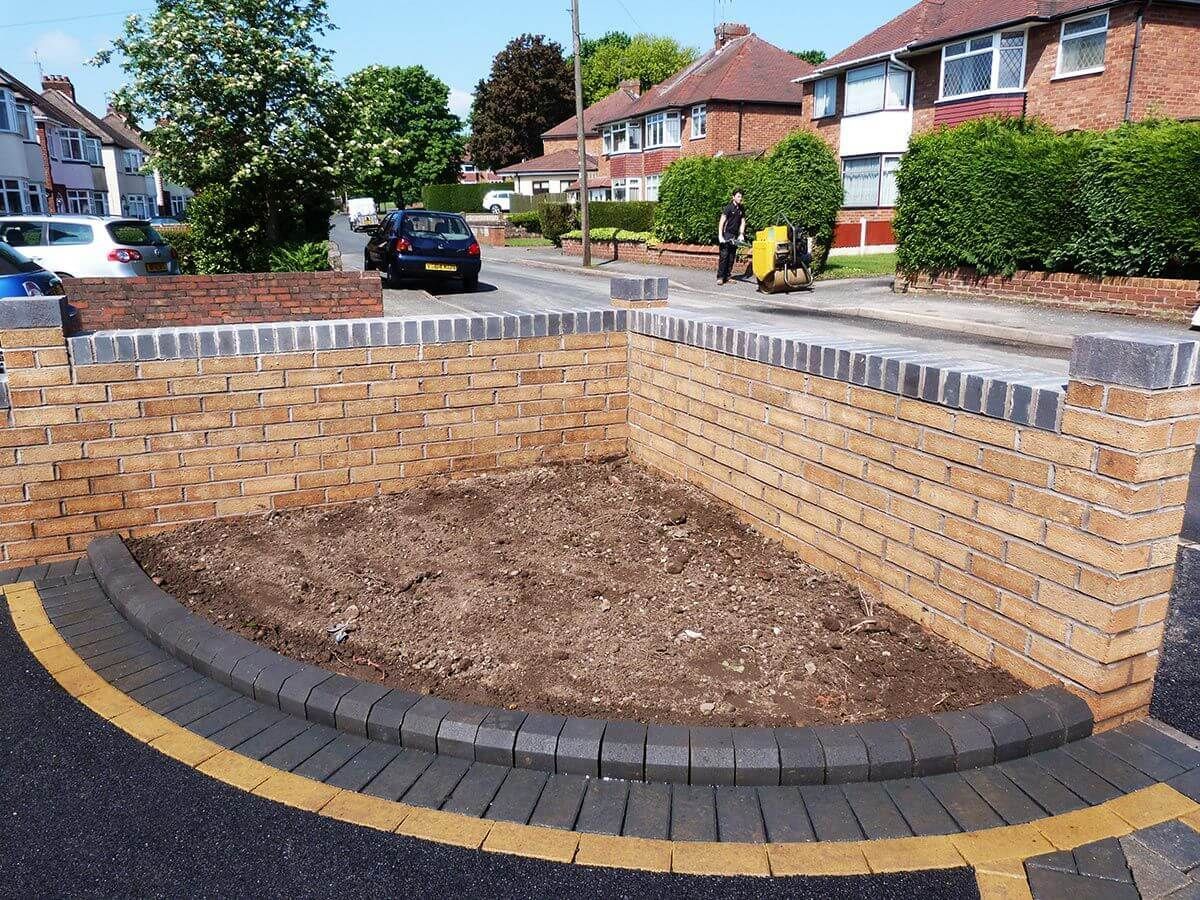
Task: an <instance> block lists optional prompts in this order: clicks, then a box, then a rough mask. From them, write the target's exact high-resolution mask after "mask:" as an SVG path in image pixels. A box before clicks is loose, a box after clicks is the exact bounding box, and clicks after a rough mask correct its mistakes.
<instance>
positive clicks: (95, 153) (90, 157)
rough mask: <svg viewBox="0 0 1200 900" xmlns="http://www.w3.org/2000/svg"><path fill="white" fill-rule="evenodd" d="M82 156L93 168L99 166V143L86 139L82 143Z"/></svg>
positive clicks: (93, 139) (92, 139)
mask: <svg viewBox="0 0 1200 900" xmlns="http://www.w3.org/2000/svg"><path fill="white" fill-rule="evenodd" d="M83 155H84V156H85V157H87V161H88V162H89V163H91V164H92V165H93V166H98V165H101V162H100V142H99V141H98V140H96V139H95V138H86V139H85V140H84V142H83Z"/></svg>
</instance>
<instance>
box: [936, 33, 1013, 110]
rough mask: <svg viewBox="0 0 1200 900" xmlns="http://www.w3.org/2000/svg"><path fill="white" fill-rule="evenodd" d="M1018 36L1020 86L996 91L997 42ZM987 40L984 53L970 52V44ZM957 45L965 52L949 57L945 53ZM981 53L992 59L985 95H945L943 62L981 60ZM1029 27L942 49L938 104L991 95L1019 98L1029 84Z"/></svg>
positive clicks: (976, 92)
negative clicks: (1015, 96)
mask: <svg viewBox="0 0 1200 900" xmlns="http://www.w3.org/2000/svg"><path fill="white" fill-rule="evenodd" d="M1015 34H1020V35H1021V36H1022V37H1021V84H1020V86H1019V87H1000V86H999V85H1000V50H1001V47H1000V42H1001V39H1002V38H1003V37H1005V36H1006V35H1015ZM985 39H987V40H990V41H991V46H990V47H988V48H987V49H980V50H972V49H971V44H972V43H974V42H976V41H982V40H985ZM960 44H965V45H966V46H967V49H966V50H965V51H963V52H962V53H956V54H954V55H953V56H949V55H948V54H947V51H948V50H949V49H950V48H951V47H957V46H959V45H960ZM985 53H990V54H991V55H992V77H991V83H990V85H991V86H990V87H989V88H988V89H987V90H985V91H971V92H969V93H966V94H949V95H947V94H946V61H947V59H952V60H953V59H964V58H966V57H968V56H982V55H983V54H985ZM1028 67H1029V27H1028V26H1026V27H1024V28H1005V29H1003V30H1001V31H993V32H992V33H991V34H981V35H976V36H975V37H969V38H964V39H963V40H961V41H953V42H952V43H949V44H946V45H945V46H944V47H942V62H941V66H940V68H939V71H938V102H939V103H941V102H942V101H944V100H963V99H965V98H967V97H990V96H992V95H995V94H1023V93H1025V92H1026V90H1027V83H1028V80H1029V74H1028Z"/></svg>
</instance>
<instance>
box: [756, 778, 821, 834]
mask: <svg viewBox="0 0 1200 900" xmlns="http://www.w3.org/2000/svg"><path fill="white" fill-rule="evenodd" d="M757 793H758V805H759V808H760V809H761V810H762V817H763V824H764V826H765V827H766V830H767V840H769V841H771V842H772V843H776V844H778V843H798V842H801V841H814V840H816V835H815V834H814V833H813V828H812V822H810V821H809V818H808V810H807V809H805V807H804V801H803V800H802V799H801V798H800V789H799V788H795V787H778V788H773V787H760V788H758V790H757Z"/></svg>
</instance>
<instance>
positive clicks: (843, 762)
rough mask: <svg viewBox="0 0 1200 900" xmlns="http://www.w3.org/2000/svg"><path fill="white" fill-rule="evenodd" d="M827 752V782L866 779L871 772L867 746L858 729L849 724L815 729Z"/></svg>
mask: <svg viewBox="0 0 1200 900" xmlns="http://www.w3.org/2000/svg"><path fill="white" fill-rule="evenodd" d="M813 731H814V733H815V734H816V737H817V740H818V741H820V742H821V749H822V750H823V751H824V753H825V781H826V783H827V784H846V783H849V782H855V781H865V780H866V779H867V778H868V776H869V775H870V774H871V763H870V759H869V757H868V756H867V747H866V745H865V744H864V743H863V741H862V738H861V737H859V735H858V731H857V729H855V728H853V727H851V726H848V725H837V726H833V727H829V728H815V729H813Z"/></svg>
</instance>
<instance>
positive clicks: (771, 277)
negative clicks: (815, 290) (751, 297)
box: [752, 222, 813, 294]
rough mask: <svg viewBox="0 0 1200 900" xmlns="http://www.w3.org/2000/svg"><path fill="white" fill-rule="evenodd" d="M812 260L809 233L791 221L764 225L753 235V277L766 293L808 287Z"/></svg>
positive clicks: (811, 281) (760, 288)
mask: <svg viewBox="0 0 1200 900" xmlns="http://www.w3.org/2000/svg"><path fill="white" fill-rule="evenodd" d="M811 264H812V253H810V252H809V249H808V235H807V234H805V233H804V232H803V231H802V230H800V229H798V228H795V227H793V226H792V224H791V223H790V222H789V223H788V224H786V225H772V226H771V227H770V228H764V229H763V230H762V231H760V232H758V234H756V235H755V236H754V250H753V258H752V265H753V269H754V277H755V278H757V279H758V289H759V291H761V292H763V293H765V294H785V293H789V292H791V291H799V290H806V289H811V288H812V283H813V277H812V269H811V268H810V266H811Z"/></svg>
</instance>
